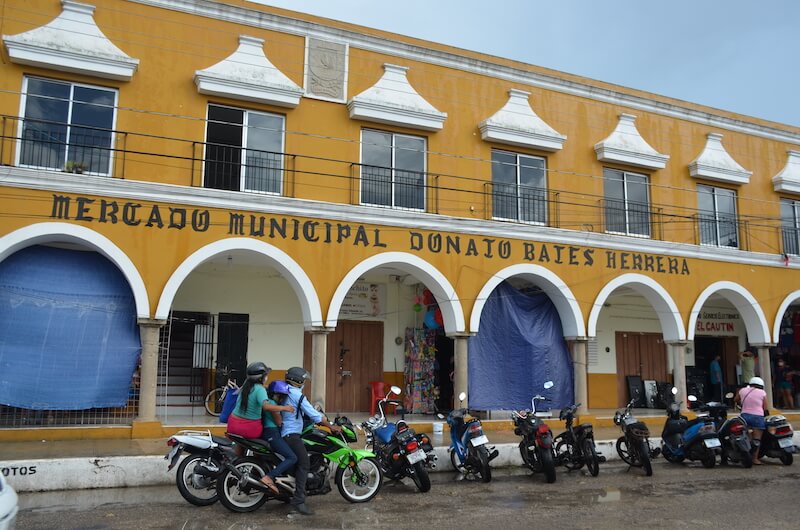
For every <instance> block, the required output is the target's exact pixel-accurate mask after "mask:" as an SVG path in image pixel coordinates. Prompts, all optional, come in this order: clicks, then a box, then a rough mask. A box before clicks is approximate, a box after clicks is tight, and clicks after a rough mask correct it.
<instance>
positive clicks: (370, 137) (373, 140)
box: [361, 130, 425, 210]
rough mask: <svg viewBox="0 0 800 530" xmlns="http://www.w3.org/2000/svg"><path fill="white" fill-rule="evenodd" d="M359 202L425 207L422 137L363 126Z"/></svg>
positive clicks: (423, 145) (419, 208) (423, 144)
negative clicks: (366, 128)
mask: <svg viewBox="0 0 800 530" xmlns="http://www.w3.org/2000/svg"><path fill="white" fill-rule="evenodd" d="M361 164H362V165H361V204H369V205H373V206H386V207H389V208H402V209H407V210H424V209H425V139H424V138H419V137H416V136H407V135H404V134H394V133H389V132H382V131H372V130H364V131H362V134H361Z"/></svg>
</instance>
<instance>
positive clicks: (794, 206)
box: [780, 199, 800, 256]
mask: <svg viewBox="0 0 800 530" xmlns="http://www.w3.org/2000/svg"><path fill="white" fill-rule="evenodd" d="M784 205H786V206H787V207H789V208H791V211H792V213H793V219H792V220H791V221H792V223H791V226H789V225H788V224H787V223H786V221H787V220H786V219H785V218H784V217H783V206H784ZM780 206H781V250H783V252H784V253H785V254H788V255H791V256H797V255H800V201H797V200H794V199H781V200H780ZM787 229H788V230H791V231H792V232H793V240H794V247H795V248H794V249H792V250H794V252H789V251H788V250H787V249H786V230H787Z"/></svg>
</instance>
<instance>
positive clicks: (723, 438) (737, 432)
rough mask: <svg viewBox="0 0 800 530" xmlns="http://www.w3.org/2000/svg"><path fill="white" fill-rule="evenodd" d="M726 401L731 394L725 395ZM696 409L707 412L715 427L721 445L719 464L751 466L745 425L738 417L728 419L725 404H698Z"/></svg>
mask: <svg viewBox="0 0 800 530" xmlns="http://www.w3.org/2000/svg"><path fill="white" fill-rule="evenodd" d="M725 397H726V398H727V399H730V398H732V397H733V394H732V393H730V392H729V393H728V394H726V395H725ZM698 405H699V406H697V407H696V408H697V409H698V410H699V411H701V412H708V415H709V417H710V418H711V420H712V421H713V422H714V425H715V426H716V427H717V437H718V438H719V441H720V442H721V443H722V453H721V454H720V464H722V465H725V464H727V463H728V462H729V461H730V462H735V463H738V464H742V466H743V467H746V468H748V467H752V466H753V456H752V455H751V454H750V453H751V449H752V446H751V444H750V437H749V436H748V435H747V423H746V422H745V421H744V418H742V417H741V416H739V415H736V416H733V417H731V418H728V406H727V405H726V404H725V403H719V402H716V401H710V402H708V403H705V404H703V403H699V402H698Z"/></svg>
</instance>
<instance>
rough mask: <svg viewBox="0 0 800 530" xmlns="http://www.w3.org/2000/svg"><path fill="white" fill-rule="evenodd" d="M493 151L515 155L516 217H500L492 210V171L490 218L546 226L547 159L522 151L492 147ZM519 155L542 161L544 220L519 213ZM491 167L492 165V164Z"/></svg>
mask: <svg viewBox="0 0 800 530" xmlns="http://www.w3.org/2000/svg"><path fill="white" fill-rule="evenodd" d="M494 153H503V154H506V155H511V156H513V157H515V164H514V168H515V170H516V182H515V184H514V185H515V190H516V202H517V210H516V213H517V217H516V218H512V217H502V216H499V215H495V212H494V195H495V193H494V187H495V182H494V173H493V174H492V219H493V220H495V221H513V222H515V223H525V224H530V225H539V226H547V220H548V218H549V209H550V208H549V205H550V201H549V200H548V198H547V191H548V183H547V159H546V158H545V157H543V156H535V155H527V154H524V153H517V152H515V151H507V150H505V149H492V154H494ZM521 157H524V158H535V159H537V160H541V161H542V162H543V167H542V171H543V172H544V186H542V189H543V190H544V192H545V198H544V201H545V208H544V220H543V221H538V220H534V221H527V220H524V219H521V216H520V213H521V212H522V194H521V193H520V186H522V185H521V184H520V182H519V179H520V176H519V174H520V167H521V164H520V163H519V161H520V158H521ZM492 164H494V160H492ZM492 167H494V166H492Z"/></svg>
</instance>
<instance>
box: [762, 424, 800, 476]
mask: <svg viewBox="0 0 800 530" xmlns="http://www.w3.org/2000/svg"><path fill="white" fill-rule="evenodd" d="M764 422H765V423H766V427H767V428H766V430H764V433H763V434H762V435H761V443H760V444H759V446H758V457H759V458H761V457H764V456H769V457H770V458H779V459H780V461H781V463H782V464H783V465H785V466H791V465H792V462H793V461H794V456H793V454H794V453H796V452H797V447H796V446H795V445H794V441H793V438H794V430H793V429H792V426H791V424H790V423H789V421H788V420H787V419H786V417H785V416H781V415H775V416H767V417H766V418H765V420H764ZM753 445H755V444H753Z"/></svg>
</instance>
